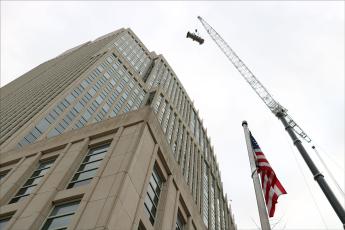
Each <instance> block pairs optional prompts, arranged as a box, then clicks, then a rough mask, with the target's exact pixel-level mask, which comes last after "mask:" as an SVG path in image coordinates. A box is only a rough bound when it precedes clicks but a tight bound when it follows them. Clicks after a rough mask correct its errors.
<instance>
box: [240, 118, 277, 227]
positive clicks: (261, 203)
mask: <svg viewBox="0 0 345 230" xmlns="http://www.w3.org/2000/svg"><path fill="white" fill-rule="evenodd" d="M247 125H248V124H247V122H246V121H243V122H242V126H243V130H244V136H245V139H246V144H247V150H248V157H249V163H250V170H251V172H252V179H253V184H254V190H255V196H256V203H257V205H258V210H259V217H260V223H261V229H262V230H271V226H270V222H269V221H268V214H267V210H266V204H265V200H264V196H263V194H262V188H261V184H260V180H259V176H258V172H257V170H256V169H257V168H256V163H255V159H254V154H253V153H254V152H253V148H252V144H251V142H250V136H249V130H248V126H247Z"/></svg>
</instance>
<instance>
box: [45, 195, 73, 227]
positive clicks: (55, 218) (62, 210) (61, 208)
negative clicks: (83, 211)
mask: <svg viewBox="0 0 345 230" xmlns="http://www.w3.org/2000/svg"><path fill="white" fill-rule="evenodd" d="M79 203H80V200H77V201H72V202H68V203H63V204H59V205H56V206H55V207H54V208H53V210H52V211H51V213H50V215H49V217H48V218H47V220H46V221H45V223H44V225H43V226H42V228H41V230H49V229H61V230H62V229H67V227H68V225H69V223H70V222H71V219H72V217H73V215H74V214H75V213H76V211H77V209H78V207H79Z"/></svg>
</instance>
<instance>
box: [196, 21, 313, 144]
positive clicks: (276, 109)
mask: <svg viewBox="0 0 345 230" xmlns="http://www.w3.org/2000/svg"><path fill="white" fill-rule="evenodd" d="M198 19H199V20H200V21H201V23H202V25H203V26H204V27H205V29H206V31H207V33H208V34H209V35H210V36H211V38H212V39H213V41H215V43H216V44H217V45H218V47H219V48H220V49H221V50H222V51H223V53H224V54H225V55H226V56H227V58H228V59H229V60H230V61H231V62H232V64H233V65H234V66H235V67H236V69H237V70H238V71H239V72H240V74H241V75H242V76H243V77H244V79H245V80H246V81H247V82H248V83H249V85H250V86H251V87H252V88H253V90H254V91H255V93H256V94H257V95H258V96H259V97H260V98H261V100H262V101H263V102H264V103H265V104H266V106H267V107H268V108H269V109H270V110H271V112H272V113H273V114H274V115H276V116H277V114H280V115H283V116H285V117H286V118H287V122H288V124H289V125H290V126H291V127H292V128H293V130H294V132H295V133H297V134H298V135H299V136H300V137H301V138H302V139H303V140H305V141H307V142H308V143H309V142H311V139H310V138H309V137H308V135H307V134H306V133H305V132H304V131H303V130H302V129H301V128H300V127H299V126H298V125H297V123H296V122H295V121H294V120H293V119H292V118H291V116H290V115H288V114H287V109H285V108H284V107H283V106H282V105H280V104H279V103H278V102H277V101H276V100H274V98H273V97H272V96H271V94H270V93H269V92H268V91H267V89H266V88H265V87H264V86H263V84H261V82H260V81H259V80H258V79H257V78H256V77H255V76H254V74H253V73H252V72H251V71H250V69H249V68H248V67H247V66H246V64H244V62H243V61H242V60H241V59H240V58H239V57H238V56H237V54H236V53H235V52H234V51H233V50H232V49H231V48H230V46H229V45H228V44H227V43H226V42H225V41H224V39H223V38H222V37H221V36H220V35H219V34H218V33H217V32H216V31H215V30H214V29H213V28H212V27H211V26H210V25H209V24H208V23H207V22H206V21H205V20H204V19H202V18H201V17H200V16H199V17H198Z"/></svg>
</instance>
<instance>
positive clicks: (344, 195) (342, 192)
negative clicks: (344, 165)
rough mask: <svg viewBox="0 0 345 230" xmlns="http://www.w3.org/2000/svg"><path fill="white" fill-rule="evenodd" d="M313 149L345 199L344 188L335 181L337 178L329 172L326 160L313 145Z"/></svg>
mask: <svg viewBox="0 0 345 230" xmlns="http://www.w3.org/2000/svg"><path fill="white" fill-rule="evenodd" d="M311 148H312V149H314V151H315V153H316V155H317V156H318V158H319V160H320V161H321V163H322V165H323V167H325V169H326V171H327V173H328V174H329V176H330V177H331V179H332V180H333V182H334V184H335V185H336V186H337V188H338V190H339V193H340V194H341V195H342V197H343V198H345V193H344V191H343V190H342V188H341V187H340V185H339V184H338V182H337V180H336V179H335V177H334V176H333V174H332V172H331V171H330V170H329V168H328V167H327V165H326V163H325V162H324V160H323V159H322V158H321V156H320V154H319V152H318V151H317V150H316V148H315V146H314V145H313V146H312V147H311Z"/></svg>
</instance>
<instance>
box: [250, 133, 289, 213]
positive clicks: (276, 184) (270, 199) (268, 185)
mask: <svg viewBox="0 0 345 230" xmlns="http://www.w3.org/2000/svg"><path fill="white" fill-rule="evenodd" d="M250 135H251V134H250ZM251 143H252V146H253V149H254V152H255V155H256V156H257V159H256V161H257V162H256V164H257V167H258V172H259V173H260V176H261V187H262V190H263V194H264V197H265V202H266V207H267V212H268V215H269V217H273V216H274V212H275V205H276V203H277V202H278V197H279V196H280V195H282V194H286V191H285V189H284V187H283V186H282V184H281V183H280V181H279V180H278V178H277V176H276V174H275V173H274V171H273V169H272V167H271V166H270V164H269V162H268V160H267V159H266V157H265V155H264V153H263V152H262V151H261V149H260V147H259V145H258V144H257V142H256V141H255V139H254V137H253V136H252V135H251ZM270 192H271V193H273V194H272V195H271V196H270Z"/></svg>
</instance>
